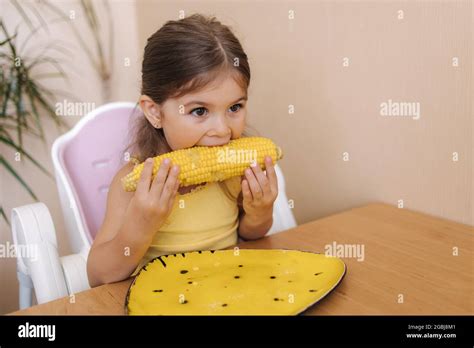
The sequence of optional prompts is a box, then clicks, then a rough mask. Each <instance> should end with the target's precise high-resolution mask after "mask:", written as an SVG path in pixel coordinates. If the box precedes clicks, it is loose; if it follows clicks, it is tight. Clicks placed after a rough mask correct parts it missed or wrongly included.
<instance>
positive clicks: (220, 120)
mask: <svg viewBox="0 0 474 348" xmlns="http://www.w3.org/2000/svg"><path fill="white" fill-rule="evenodd" d="M212 129H213V131H214V132H212V133H214V134H213V136H218V137H226V136H227V135H229V134H230V133H231V130H230V127H229V125H228V124H227V119H226V117H225V115H218V116H216V117H215V121H214V123H213V125H212Z"/></svg>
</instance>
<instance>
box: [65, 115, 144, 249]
mask: <svg viewBox="0 0 474 348" xmlns="http://www.w3.org/2000/svg"><path fill="white" fill-rule="evenodd" d="M139 115H141V112H140V109H138V108H137V109H133V108H130V107H121V108H115V109H113V110H108V111H104V112H100V113H99V114H97V115H96V116H95V117H94V118H93V119H91V120H90V121H89V122H87V123H86V124H85V125H84V126H83V127H82V129H80V131H79V132H78V134H76V135H75V136H74V137H72V138H71V139H70V140H69V141H68V142H66V143H65V144H64V146H63V148H62V149H60V157H61V158H60V161H61V163H63V165H64V170H65V171H66V174H67V175H68V176H69V178H70V180H71V182H72V186H73V191H75V192H74V193H75V195H76V197H77V199H76V201H77V203H78V205H79V209H80V214H81V215H82V217H83V221H85V225H86V230H88V231H86V233H88V234H89V236H90V237H91V240H94V238H95V236H96V234H97V232H98V229H99V228H100V226H101V224H102V221H103V219H104V216H105V208H106V203H107V192H108V189H109V185H110V183H111V181H112V179H113V177H114V176H115V174H116V173H117V171H118V170H119V169H120V168H121V167H122V166H123V165H124V164H125V163H126V161H125V160H124V158H125V156H124V150H125V147H126V146H127V144H128V141H129V139H130V134H129V129H130V128H131V126H132V122H133V120H134V119H135V118H136V117H138V116H139Z"/></svg>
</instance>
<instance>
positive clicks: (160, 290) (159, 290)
mask: <svg viewBox="0 0 474 348" xmlns="http://www.w3.org/2000/svg"><path fill="white" fill-rule="evenodd" d="M153 292H163V290H162V289H157V290H153Z"/></svg>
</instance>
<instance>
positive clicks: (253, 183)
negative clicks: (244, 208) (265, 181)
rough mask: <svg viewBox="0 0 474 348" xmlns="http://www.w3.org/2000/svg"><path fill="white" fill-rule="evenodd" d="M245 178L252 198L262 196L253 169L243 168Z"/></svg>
mask: <svg viewBox="0 0 474 348" xmlns="http://www.w3.org/2000/svg"><path fill="white" fill-rule="evenodd" d="M245 178H246V179H247V181H248V183H249V186H250V191H252V197H253V199H260V198H262V196H263V193H262V188H261V187H260V184H259V183H258V181H257V178H256V177H255V175H254V174H253V171H252V170H251V169H248V168H247V169H245Z"/></svg>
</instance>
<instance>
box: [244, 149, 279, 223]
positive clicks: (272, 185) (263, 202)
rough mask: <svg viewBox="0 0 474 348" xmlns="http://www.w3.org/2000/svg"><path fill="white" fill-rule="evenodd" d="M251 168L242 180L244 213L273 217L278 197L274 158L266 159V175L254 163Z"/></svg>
mask: <svg viewBox="0 0 474 348" xmlns="http://www.w3.org/2000/svg"><path fill="white" fill-rule="evenodd" d="M250 168H251V169H250ZM250 168H249V169H246V170H245V175H244V176H245V179H244V180H242V197H243V208H244V211H245V213H246V214H247V215H252V216H263V215H265V214H270V215H271V213H272V211H273V203H274V202H275V200H276V198H277V195H278V182H277V176H276V173H275V168H274V166H273V161H272V158H271V157H270V156H266V157H265V170H266V172H267V174H266V175H265V173H264V172H263V171H262V169H261V168H260V166H259V165H257V164H256V163H252V164H251V165H250Z"/></svg>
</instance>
